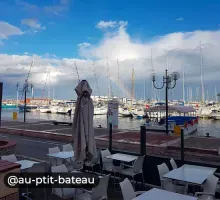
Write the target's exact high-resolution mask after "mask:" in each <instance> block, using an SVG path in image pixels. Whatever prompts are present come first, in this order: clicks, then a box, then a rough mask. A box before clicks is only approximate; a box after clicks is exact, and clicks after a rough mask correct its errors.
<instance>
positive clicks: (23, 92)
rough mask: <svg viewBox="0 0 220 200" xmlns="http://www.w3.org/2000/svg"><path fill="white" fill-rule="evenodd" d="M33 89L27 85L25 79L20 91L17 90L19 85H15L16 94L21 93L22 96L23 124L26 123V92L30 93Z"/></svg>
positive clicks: (30, 85) (31, 85)
mask: <svg viewBox="0 0 220 200" xmlns="http://www.w3.org/2000/svg"><path fill="white" fill-rule="evenodd" d="M33 87H34V86H33V84H29V83H28V80H27V79H26V80H25V83H24V85H23V88H22V90H19V83H17V92H22V96H23V94H24V122H25V121H26V107H27V92H31V91H32V89H33ZM29 88H30V89H29Z"/></svg>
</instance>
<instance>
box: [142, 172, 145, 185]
mask: <svg viewBox="0 0 220 200" xmlns="http://www.w3.org/2000/svg"><path fill="white" fill-rule="evenodd" d="M141 174H142V180H143V186H144V189H145V180H144V173H143V172H142V173H141Z"/></svg>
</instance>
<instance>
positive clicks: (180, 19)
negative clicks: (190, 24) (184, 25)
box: [176, 17, 184, 21]
mask: <svg viewBox="0 0 220 200" xmlns="http://www.w3.org/2000/svg"><path fill="white" fill-rule="evenodd" d="M176 20H177V21H183V20H184V18H183V17H179V18H177V19H176Z"/></svg>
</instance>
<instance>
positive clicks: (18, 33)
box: [0, 0, 220, 98]
mask: <svg viewBox="0 0 220 200" xmlns="http://www.w3.org/2000/svg"><path fill="white" fill-rule="evenodd" d="M0 7H1V8H3V9H1V13H0V21H1V22H4V23H7V25H6V24H0V44H1V45H0V54H2V55H7V56H8V57H7V59H8V58H9V57H10V56H11V55H20V56H23V57H19V59H18V60H16V59H15V60H16V61H15V62H16V66H18V65H19V64H20V65H22V64H21V63H19V62H21V61H22V60H24V59H25V60H26V64H25V66H26V67H27V69H28V62H29V63H30V59H31V56H32V55H33V54H35V55H37V56H38V57H37V59H39V62H36V66H37V65H39V67H42V65H43V66H45V62H46V61H45V60H44V61H45V62H44V64H42V63H41V61H42V59H44V58H45V55H46V57H47V58H48V57H49V58H50V60H47V62H48V63H49V65H51V66H52V67H53V68H56V67H54V64H51V62H52V61H51V57H53V58H54V59H56V60H55V62H57V63H58V64H57V65H59V67H60V68H62V69H64V67H65V66H64V65H68V64H66V63H67V62H68V63H70V61H71V59H79V60H80V61H77V62H84V61H85V60H86V62H87V61H88V63H89V64H88V63H84V64H82V65H87V66H88V65H90V66H91V62H92V61H93V60H96V61H98V62H99V61H100V62H101V61H102V60H103V59H106V57H108V59H109V60H111V59H112V61H113V60H115V59H119V60H120V62H124V60H126V59H128V60H130V61H131V60H132V59H139V58H140V57H145V58H146V57H147V59H149V58H150V56H149V51H148V50H149V49H152V48H153V49H157V50H155V51H154V50H153V52H154V55H155V56H156V55H157V54H158V56H159V57H160V56H161V57H164V58H165V54H163V55H162V54H161V55H159V53H158V52H159V51H158V48H161V49H163V50H164V49H165V50H170V49H171V50H176V49H179V48H180V49H182V50H183V51H186V49H189V46H190V44H191V40H193V41H194V42H195V43H198V41H199V40H204V41H205V42H206V43H208V44H211V45H213V44H215V45H218V42H217V41H218V40H219V38H220V34H219V32H218V31H219V27H220V21H219V16H220V14H219V10H220V2H219V1H217V0H210V1H198V0H194V1H189V0H185V1H175V0H167V1H163V0H157V1H156V0H155V1H147V0H139V1H134V0H130V1H128V0H126V1H125V0H120V1H116V0H111V1H107V0H94V1H85V0H80V1H79V0H44V1H39V0H4V1H0ZM120 21H123V22H124V23H125V22H126V25H123V26H122V25H121V24H120ZM100 22H103V23H101V24H102V26H98V24H99V23H100ZM103 24H104V25H103ZM99 25H100V24H99ZM9 26H13V28H16V30H15V29H13V30H11V29H7V28H10V27H9ZM117 41H119V43H118V44H119V45H118V46H119V47H117V48H115V47H114V48H113V46H114V45H115V44H117ZM122 41H123V42H122ZM167 41H169V42H167ZM120 42H121V43H120ZM167 43H168V44H167ZM185 43H187V44H188V46H185ZM79 44H83V45H81V46H79ZM183 44H184V45H183ZM170 45H171V46H172V48H171V47H170ZM197 46H198V44H195V45H194V46H193V47H191V46H190V49H194V50H195V49H196V48H198V47H197ZM120 48H121V49H120ZM129 48H131V50H132V52H130V51H129ZM204 48H205V47H204ZM206 48H207V52H208V48H210V47H206ZM216 48H217V47H216ZM142 49H144V50H146V52H145V54H141V53H140V52H143V50H142ZM110 51H111V52H112V53H111V52H110ZM196 51H197V50H195V51H194V53H191V54H190V55H188V54H186V52H181V53H179V54H178V58H177V56H176V55H174V54H172V55H171V56H170V58H171V59H169V60H172V61H170V63H171V62H173V63H171V64H170V65H171V66H172V67H173V70H179V71H180V72H181V69H182V67H183V66H186V64H187V65H193V66H194V68H196V66H197V67H198V65H199V58H198V63H197V61H196V64H195V62H194V60H195V57H194V58H192V56H195V54H197V53H198V52H196ZM204 51H205V50H204ZM104 52H108V55H106V54H105V53H104ZM109 52H110V53H109ZM115 52H116V53H115ZM122 52H123V56H122ZM195 52H196V53H195ZM28 56H29V57H28ZM126 56H127V57H126ZM187 56H189V57H187ZM120 57H123V59H120ZM159 57H157V58H159ZM183 57H184V59H185V60H184V63H183V62H182V60H183ZM49 58H48V59H49ZM64 58H67V59H69V60H67V61H65V60H64ZM188 58H190V59H192V61H190V63H188V60H189V59H188ZM215 58H216V57H215ZM196 59H197V58H196ZM204 59H206V60H207V64H206V66H209V67H208V68H207V70H208V71H210V67H211V68H212V69H213V70H214V69H218V68H217V65H216V63H217V60H216V62H213V63H211V64H210V62H208V61H209V60H210V59H211V58H210V55H207V58H205V56H204ZM216 59H217V58H216ZM9 60H10V59H9ZM27 60H28V61H27ZM211 60H213V59H211ZM157 61H158V62H160V63H156V58H155V68H157V71H158V73H161V71H162V70H161V66H162V65H164V66H165V65H166V60H165V61H163V64H162V65H161V59H158V60H157ZM185 61H186V62H185ZM60 62H65V64H64V63H60ZM71 62H72V61H71ZM105 63H106V61H105ZM113 63H114V62H113ZM130 63H132V64H131V65H135V66H137V64H136V63H135V64H134V61H132V62H130ZM176 64H178V65H179V66H178V67H177V68H175V67H176V66H175V65H176ZM6 65H7V63H6ZM8 65H9V66H13V67H14V69H15V68H16V66H15V65H12V64H11V63H10V62H9V61H8ZM71 65H73V64H71ZM99 65H103V64H100V63H99ZM113 65H115V64H113ZM122 65H123V64H122ZM138 65H139V66H141V67H142V69H143V68H144V67H145V65H146V63H145V64H143V63H142V64H140V63H139V64H138ZM142 65H143V66H142ZM147 65H149V63H148V64H147ZM127 66H128V65H127ZM67 67H69V66H67ZM132 67H133V66H130V69H129V71H130V72H129V73H130V74H131V70H132ZM141 67H140V68H141ZM110 68H111V69H112V74H114V73H115V70H116V69H113V67H111V66H110ZM149 68H150V67H149ZM190 68H191V67H189V69H190ZM16 69H17V68H16ZM16 69H15V71H16ZM37 69H39V71H38V72H37V73H40V71H41V70H40V68H37ZM142 69H137V76H138V75H140V78H139V76H138V78H137V77H136V79H137V81H141V82H143V77H141V74H142V71H141V70H142ZM68 70H69V68H68V69H67V71H68ZM89 70H90V72H92V68H91V67H90V68H89ZM99 70H100V66H99V67H98V68H97V71H98V72H99ZM123 70H124V71H123ZM126 70H128V67H124V68H123V67H122V73H124V72H126ZM198 70H199V68H197V69H196V70H194V72H198ZM213 70H211V71H213ZM6 71H7V70H6ZM87 71H88V70H87ZM103 71H104V70H103ZM110 71H111V70H110ZM98 72H97V73H98ZM194 72H192V73H189V77H190V76H191V75H192V74H194ZM25 73H26V71H24V75H25ZM54 73H55V72H54ZM68 73H69V71H68ZM5 75H6V76H8V74H7V72H5ZM194 75H195V74H194ZM99 76H100V79H101V80H102V79H103V80H105V78H103V77H104V76H106V74H105V73H103V74H99ZM112 76H113V75H112ZM129 76H130V75H129ZM197 76H199V73H197ZM55 77H56V78H55ZM207 77H208V78H207V80H206V84H211V83H212V81H214V82H213V84H218V82H216V81H217V78H213V74H210V75H209V76H208V75H207ZM210 77H211V78H210ZM54 79H56V80H54V83H55V82H56V84H58V82H57V80H59V78H58V77H57V75H54ZM128 79H129V77H125V80H124V81H125V82H127V84H129V80H128ZM197 79H198V83H196V84H194V87H197V86H198V85H199V84H200V83H199V77H197ZM204 79H206V78H205V77H204ZM15 81H16V80H15ZM191 81H192V77H191V79H190V80H189V82H188V83H191ZM43 82H44V81H43V80H42V81H41V87H42V85H43ZM6 83H7V81H6ZM7 84H8V83H7ZM36 85H37V83H36ZM137 85H138V86H137V88H139V87H141V86H139V85H141V83H140V82H139V83H137ZM113 87H114V86H113ZM115 87H116V86H115ZM192 87H193V86H192ZM38 89H40V87H39V88H38ZM41 89H42V88H41ZM105 90H106V89H103V91H105ZM139 90H142V89H139ZM149 90H150V89H149ZM137 91H138V89H137ZM149 94H151V92H149ZM61 96H62V97H63V98H64V97H65V94H62V95H61ZM178 96H179V97H181V94H179V95H178ZM66 98H70V96H68V95H67V97H66Z"/></svg>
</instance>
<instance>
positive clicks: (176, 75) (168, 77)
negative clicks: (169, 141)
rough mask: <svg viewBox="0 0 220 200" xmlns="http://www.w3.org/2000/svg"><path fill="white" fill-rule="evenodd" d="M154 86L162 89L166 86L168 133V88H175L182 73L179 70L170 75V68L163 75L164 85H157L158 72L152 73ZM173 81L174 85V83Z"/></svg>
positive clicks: (167, 131)
mask: <svg viewBox="0 0 220 200" xmlns="http://www.w3.org/2000/svg"><path fill="white" fill-rule="evenodd" d="M151 78H152V82H153V86H154V87H155V88H156V89H158V90H159V89H162V88H164V86H165V100H166V134H168V133H169V130H168V89H173V88H175V86H176V81H177V80H178V79H179V78H180V75H179V73H178V72H173V73H172V74H171V75H168V70H167V69H166V70H165V76H163V85H162V87H157V86H156V84H155V82H156V74H155V73H154V74H152V75H151ZM172 83H173V85H172Z"/></svg>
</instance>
